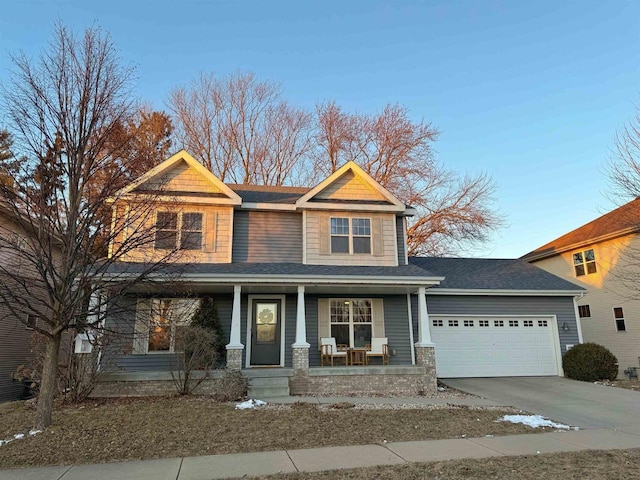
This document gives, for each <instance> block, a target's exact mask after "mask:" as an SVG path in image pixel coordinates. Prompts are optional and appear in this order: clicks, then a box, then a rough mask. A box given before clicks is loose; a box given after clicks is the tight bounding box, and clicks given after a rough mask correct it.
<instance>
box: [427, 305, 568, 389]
mask: <svg viewBox="0 0 640 480" xmlns="http://www.w3.org/2000/svg"><path fill="white" fill-rule="evenodd" d="M434 319H438V320H442V322H437V323H438V325H440V324H441V325H442V326H438V325H436V322H432V326H431V337H432V340H433V342H434V344H435V345H436V369H437V372H438V376H440V377H490V376H522V375H558V362H557V359H556V355H557V352H556V347H555V340H554V338H553V328H552V327H551V322H552V320H551V319H549V318H548V317H546V318H528V317H509V318H480V317H468V316H467V317H456V319H455V320H453V319H446V318H438V317H437V316H435V317H434Z"/></svg>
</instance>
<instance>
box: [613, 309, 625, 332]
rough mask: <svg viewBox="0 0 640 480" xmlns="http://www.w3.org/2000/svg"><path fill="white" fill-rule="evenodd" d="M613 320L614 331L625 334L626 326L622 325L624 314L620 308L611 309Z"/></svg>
mask: <svg viewBox="0 0 640 480" xmlns="http://www.w3.org/2000/svg"><path fill="white" fill-rule="evenodd" d="M613 318H614V319H615V321H616V330H617V331H619V332H626V331H627V326H626V325H625V323H624V312H623V311H622V307H615V308H614V309H613Z"/></svg>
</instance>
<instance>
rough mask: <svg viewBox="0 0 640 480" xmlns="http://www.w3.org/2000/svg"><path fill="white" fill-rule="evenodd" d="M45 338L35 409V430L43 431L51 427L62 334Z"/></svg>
mask: <svg viewBox="0 0 640 480" xmlns="http://www.w3.org/2000/svg"><path fill="white" fill-rule="evenodd" d="M46 338H47V346H46V349H45V353H44V361H43V362H42V381H41V382H40V391H39V392H38V408H37V409H36V428H37V429H39V430H43V429H45V428H47V427H48V426H49V425H51V410H52V409H53V399H54V397H55V394H56V380H57V377H58V375H57V373H58V355H59V353H60V342H61V340H62V332H58V333H56V334H54V336H53V337H46Z"/></svg>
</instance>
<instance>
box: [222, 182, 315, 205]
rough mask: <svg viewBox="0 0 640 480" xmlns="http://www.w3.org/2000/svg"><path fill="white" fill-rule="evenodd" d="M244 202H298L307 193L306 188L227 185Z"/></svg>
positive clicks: (307, 189)
mask: <svg viewBox="0 0 640 480" xmlns="http://www.w3.org/2000/svg"><path fill="white" fill-rule="evenodd" d="M227 186H228V187H229V188H230V189H231V190H233V191H234V192H236V193H237V194H238V195H240V197H242V200H243V201H244V202H249V203H289V204H294V203H296V201H297V200H298V199H299V198H300V197H302V196H303V195H304V194H305V193H307V192H308V191H309V190H311V189H310V188H306V187H282V186H278V187H275V186H274V187H272V186H268V185H244V184H236V185H233V184H227Z"/></svg>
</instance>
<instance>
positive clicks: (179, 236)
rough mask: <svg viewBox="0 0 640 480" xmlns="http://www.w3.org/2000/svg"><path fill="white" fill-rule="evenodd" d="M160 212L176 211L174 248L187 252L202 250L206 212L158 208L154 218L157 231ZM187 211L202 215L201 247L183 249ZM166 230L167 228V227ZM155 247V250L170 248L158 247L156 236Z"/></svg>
mask: <svg viewBox="0 0 640 480" xmlns="http://www.w3.org/2000/svg"><path fill="white" fill-rule="evenodd" d="M159 213H175V214H176V215H177V219H176V230H177V231H176V245H175V247H174V248H176V249H178V250H180V251H185V252H201V251H202V250H203V248H204V242H205V235H204V224H205V213H204V212H201V211H179V212H172V211H171V210H156V214H155V219H154V228H155V231H156V233H157V231H158V214H159ZM185 213H199V214H200V215H201V217H200V218H201V223H200V248H190V249H188V250H186V249H185V250H182V249H181V248H180V244H181V243H182V215H183V214H185ZM165 230H166V229H165ZM153 249H154V250H169V249H168V248H157V247H156V242H155V238H154V240H153Z"/></svg>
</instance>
